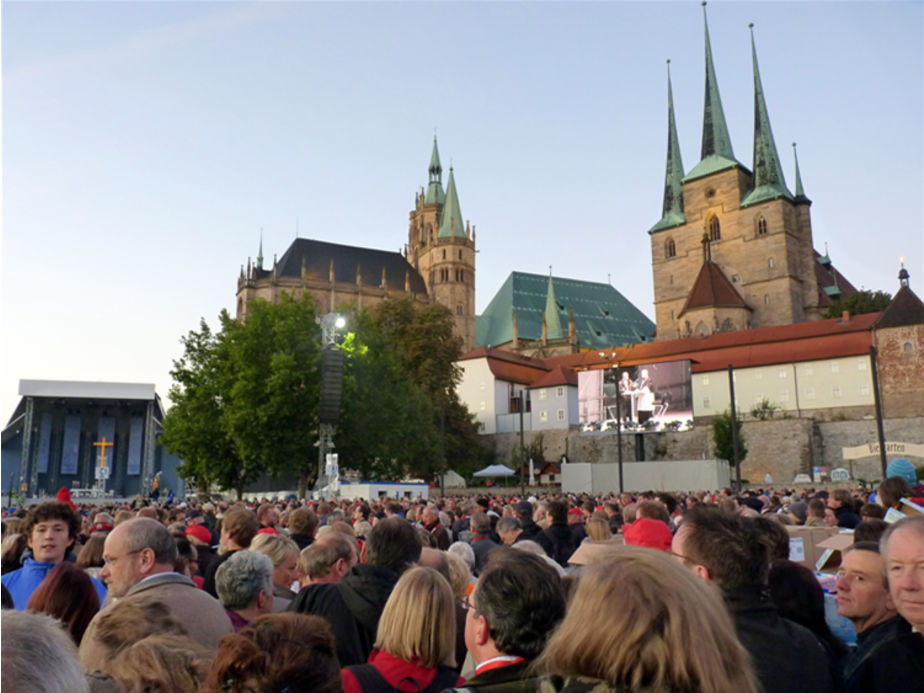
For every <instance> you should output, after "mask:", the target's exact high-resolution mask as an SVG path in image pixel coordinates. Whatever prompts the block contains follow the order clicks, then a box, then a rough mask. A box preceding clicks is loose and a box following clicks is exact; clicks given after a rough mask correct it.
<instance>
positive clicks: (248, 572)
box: [215, 550, 273, 609]
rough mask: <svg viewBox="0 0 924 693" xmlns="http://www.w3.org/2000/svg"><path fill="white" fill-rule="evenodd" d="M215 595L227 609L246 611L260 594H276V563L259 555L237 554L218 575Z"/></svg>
mask: <svg viewBox="0 0 924 693" xmlns="http://www.w3.org/2000/svg"><path fill="white" fill-rule="evenodd" d="M215 591H216V592H218V599H219V600H220V601H221V604H222V606H224V607H225V608H226V609H245V608H247V607H248V606H250V605H251V604H253V602H254V601H255V600H256V598H257V596H258V595H259V594H260V592H268V593H270V594H272V593H273V562H272V561H271V560H270V558H269V556H267V555H265V554H262V553H260V552H259V551H249V550H244V551H235V552H234V553H232V554H231V558H229V559H228V560H226V561H225V562H224V563H222V564H221V565H220V566H218V570H216V571H215Z"/></svg>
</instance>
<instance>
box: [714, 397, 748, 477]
mask: <svg viewBox="0 0 924 693" xmlns="http://www.w3.org/2000/svg"><path fill="white" fill-rule="evenodd" d="M735 423H736V424H737V425H736V427H735V431H736V433H737V437H738V456H737V458H736V457H735V452H734V447H733V446H732V417H731V410H728V409H726V410H725V411H724V412H722V413H721V414H719V415H718V416H716V417H715V418H713V419H712V442H713V444H714V445H715V456H716V457H717V458H719V459H721V460H728V463H729V464H730V465H731V466H732V469H734V468H735V467H736V466H737V465H739V464H741V463H742V462H743V461H744V458H745V457H747V456H748V446H747V443H746V442H745V440H744V435H743V434H742V432H741V416H740V414H739V415H738V416H737V417H736V419H735Z"/></svg>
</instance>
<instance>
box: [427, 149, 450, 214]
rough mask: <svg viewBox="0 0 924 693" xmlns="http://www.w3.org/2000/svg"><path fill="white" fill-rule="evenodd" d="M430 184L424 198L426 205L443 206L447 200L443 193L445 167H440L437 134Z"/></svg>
mask: <svg viewBox="0 0 924 693" xmlns="http://www.w3.org/2000/svg"><path fill="white" fill-rule="evenodd" d="M429 173H430V177H429V183H428V184H427V192H426V194H425V196H424V204H433V203H434V202H435V203H439V204H442V203H443V200H444V199H445V198H446V193H444V192H443V167H442V166H440V152H439V149H438V148H437V146H436V133H434V134H433V153H432V154H430V168H429Z"/></svg>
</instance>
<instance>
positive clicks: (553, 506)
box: [543, 501, 577, 568]
mask: <svg viewBox="0 0 924 693" xmlns="http://www.w3.org/2000/svg"><path fill="white" fill-rule="evenodd" d="M549 516H550V517H551V519H552V523H551V524H550V525H549V527H548V529H546V530H545V531H544V532H543V535H544V536H545V538H546V540H547V542H548V544H549V545H550V546H551V547H552V550H551V551H548V554H549V557H550V558H552V559H553V560H555V561H556V562H557V563H558V565H560V566H561V567H562V568H567V567H568V559H569V558H571V554H572V553H574V550H575V548H577V545H576V544H575V543H574V535H573V534H572V533H571V530H570V529H569V527H568V506H567V505H565V504H564V503H563V502H562V501H552V502H551V503H549Z"/></svg>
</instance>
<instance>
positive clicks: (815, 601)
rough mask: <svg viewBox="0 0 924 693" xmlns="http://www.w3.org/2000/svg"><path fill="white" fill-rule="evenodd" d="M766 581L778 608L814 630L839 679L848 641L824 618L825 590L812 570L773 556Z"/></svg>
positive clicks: (839, 679) (833, 672)
mask: <svg viewBox="0 0 924 693" xmlns="http://www.w3.org/2000/svg"><path fill="white" fill-rule="evenodd" d="M758 519H761V518H758ZM755 522H756V520H755ZM768 585H769V587H770V598H771V599H772V600H773V604H774V606H776V610H777V612H778V613H779V614H780V616H783V617H784V618H788V619H789V620H790V621H793V622H795V623H798V624H799V625H800V626H804V627H805V628H808V629H809V630H810V631H812V633H814V634H815V637H816V638H818V642H820V643H821V646H822V647H823V648H824V649H825V654H826V655H827V657H828V667H829V669H830V670H831V677H832V678H833V679H834V680H835V681H838V682H840V681H841V680H842V678H843V676H842V673H841V672H842V669H843V664H844V658H845V657H846V656H847V645H846V644H845V643H844V641H843V640H841V639H840V638H839V637H837V636H836V635H835V634H834V633H832V632H831V628H830V626H829V625H828V622H827V621H826V620H825V593H824V590H823V589H822V588H821V584H820V583H819V582H818V580H817V579H816V578H815V574H814V573H813V572H812V571H811V570H809V569H808V568H806V567H805V566H804V565H800V564H799V563H795V562H793V561H790V560H788V559H786V558H776V559H775V560H773V562H772V563H771V564H770V575H769V580H768Z"/></svg>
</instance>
